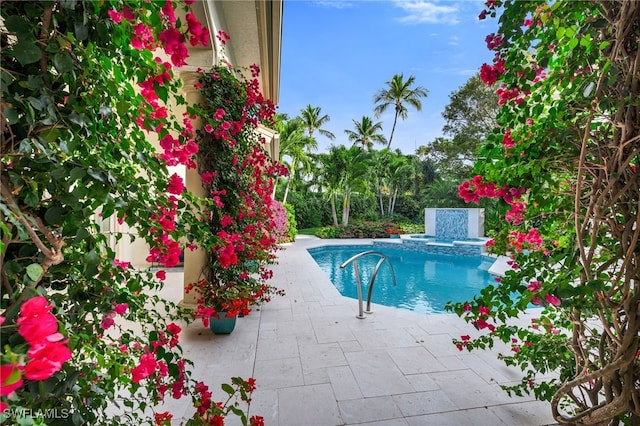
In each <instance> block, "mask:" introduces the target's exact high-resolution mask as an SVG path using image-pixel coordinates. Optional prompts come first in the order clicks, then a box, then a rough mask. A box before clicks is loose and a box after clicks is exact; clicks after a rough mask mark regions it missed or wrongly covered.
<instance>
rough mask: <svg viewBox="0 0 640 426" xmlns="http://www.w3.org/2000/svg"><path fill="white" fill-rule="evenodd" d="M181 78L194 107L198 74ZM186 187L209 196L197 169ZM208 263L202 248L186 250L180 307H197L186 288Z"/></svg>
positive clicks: (197, 125)
mask: <svg viewBox="0 0 640 426" xmlns="http://www.w3.org/2000/svg"><path fill="white" fill-rule="evenodd" d="M180 77H181V78H182V82H183V91H184V97H185V100H186V101H187V104H188V105H193V104H196V103H198V102H200V100H201V95H200V91H199V90H197V89H196V88H195V87H194V86H193V84H194V83H195V82H196V81H197V79H198V73H197V72H193V71H183V72H181V73H180ZM201 127H202V121H201V120H200V117H198V118H196V119H195V120H194V121H193V128H194V130H197V129H200V128H201ZM185 186H186V188H187V190H188V191H191V193H193V194H194V195H196V196H198V197H205V196H206V195H207V193H206V191H205V189H204V187H203V186H202V180H201V179H200V174H199V173H198V170H196V169H187V170H186V172H185ZM206 263H207V253H206V251H205V250H203V249H201V248H197V249H195V250H193V251H191V250H189V249H186V250H185V252H184V278H183V289H182V300H181V301H180V305H181V306H183V307H192V308H195V307H196V295H195V294H194V293H193V292H191V293H188V294H187V293H186V292H185V291H184V287H185V286H186V285H187V284H189V283H195V282H196V281H198V279H199V278H201V272H202V270H203V269H204V267H205V265H206Z"/></svg>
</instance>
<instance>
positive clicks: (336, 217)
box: [329, 194, 338, 226]
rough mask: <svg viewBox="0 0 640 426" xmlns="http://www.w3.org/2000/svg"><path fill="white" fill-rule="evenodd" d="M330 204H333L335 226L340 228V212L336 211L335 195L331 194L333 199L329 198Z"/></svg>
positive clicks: (332, 211)
mask: <svg viewBox="0 0 640 426" xmlns="http://www.w3.org/2000/svg"><path fill="white" fill-rule="evenodd" d="M329 204H331V216H332V218H333V226H338V212H337V211H336V196H335V194H331V198H329Z"/></svg>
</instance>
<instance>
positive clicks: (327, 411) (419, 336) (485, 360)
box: [165, 237, 554, 426]
mask: <svg viewBox="0 0 640 426" xmlns="http://www.w3.org/2000/svg"><path fill="white" fill-rule="evenodd" d="M328 242H330V243H331V244H354V243H356V244H364V243H368V242H371V240H355V241H354V240H316V239H312V238H303V237H300V238H298V239H296V242H295V243H290V244H287V245H285V249H284V250H282V251H280V252H279V263H278V264H277V265H274V266H273V271H274V279H273V281H272V283H273V284H274V285H275V286H277V287H278V288H281V289H284V290H285V291H286V296H284V297H276V298H274V299H273V300H272V301H271V302H270V303H268V304H266V305H264V306H263V307H261V308H260V310H256V311H254V312H252V313H251V314H250V315H249V316H247V317H245V318H239V319H238V323H237V325H236V329H235V330H234V332H233V333H232V334H231V335H228V336H220V335H213V334H212V333H211V332H210V331H209V330H208V329H205V328H203V326H202V324H201V323H200V322H197V323H193V324H191V325H189V326H188V327H186V328H185V330H184V331H183V333H182V339H181V340H182V342H181V343H182V346H183V348H184V350H185V356H186V357H187V358H190V359H191V360H193V361H194V362H195V369H194V374H195V377H197V378H198V379H200V380H203V381H205V382H206V383H207V384H208V385H209V386H210V387H211V389H212V390H213V392H214V398H216V399H218V400H219V399H222V397H223V394H222V393H221V391H220V387H219V385H220V384H221V383H223V382H229V378H230V377H232V376H241V377H243V378H248V377H254V378H255V379H256V382H257V390H256V391H255V392H254V394H253V402H252V404H251V409H250V413H249V414H250V415H253V414H256V415H261V416H263V417H264V419H265V425H267V426H337V425H369V426H374V425H375V426H401V425H402V426H407V425H416V426H417V425H420V426H422V425H439V426H443V425H445V426H446V425H456V426H457V425H478V426H480V425H487V426H497V425H509V426H529V425H530V426H539V425H548V424H553V423H554V421H553V418H552V417H551V414H550V408H549V404H547V403H544V402H539V401H536V400H535V399H534V398H533V397H527V398H519V397H509V396H507V394H506V392H504V391H503V390H502V389H500V387H499V385H500V384H510V383H515V382H517V381H518V380H519V377H520V376H519V373H518V371H517V370H512V369H510V368H507V367H506V366H505V365H504V364H503V363H502V362H501V361H498V360H497V359H496V354H495V352H485V351H474V352H467V351H464V352H460V351H458V350H457V349H456V348H455V346H454V345H453V344H452V343H451V339H452V338H454V337H456V338H457V337H459V336H461V335H463V334H470V335H474V333H476V331H475V329H474V328H473V327H472V326H470V325H468V324H466V323H465V322H464V321H462V320H461V319H459V318H458V317H457V316H455V315H450V314H441V315H424V314H416V313H413V312H409V311H405V310H400V309H394V308H388V307H385V306H380V305H375V304H374V305H373V307H372V309H373V311H374V313H373V314H371V315H368V316H367V318H366V319H364V320H361V319H357V318H356V314H357V311H358V306H357V301H356V300H354V299H349V298H345V297H343V296H341V295H340V294H339V293H338V291H337V290H336V289H335V287H334V286H333V285H332V284H331V282H330V281H329V279H328V278H327V277H326V276H325V275H324V273H323V272H322V271H321V270H320V268H319V266H318V265H317V264H316V263H315V262H314V261H313V259H312V258H311V256H310V255H309V254H308V252H307V251H306V248H309V247H316V246H319V245H325V244H327V243H328ZM181 289H182V273H181V272H172V273H169V274H168V281H167V288H166V290H165V293H166V295H171V296H170V297H172V298H175V297H176V296H179V295H181V291H182V290H181ZM373 300H374V301H375V292H374V295H373ZM534 313H535V312H534ZM534 313H532V315H533V314H534ZM523 320H525V321H528V319H523ZM500 349H502V350H503V351H509V348H508V347H502V348H500ZM167 408H168V409H170V410H171V411H172V412H173V413H174V414H175V416H176V419H175V420H176V423H175V424H179V423H180V419H179V417H180V416H184V417H183V420H184V419H185V418H188V417H189V416H190V415H191V413H192V411H193V409H192V408H190V407H187V406H185V402H184V401H183V402H180V401H171V402H168V403H167ZM227 424H230V425H235V424H239V422H238V421H237V419H232V418H229V419H228V421H227Z"/></svg>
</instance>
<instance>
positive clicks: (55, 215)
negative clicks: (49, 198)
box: [44, 204, 65, 225]
mask: <svg viewBox="0 0 640 426" xmlns="http://www.w3.org/2000/svg"><path fill="white" fill-rule="evenodd" d="M64 213H65V210H64V208H63V207H62V206H60V205H59V204H56V205H53V206H51V207H49V208H48V209H47V211H46V212H45V213H44V220H45V221H46V222H47V223H48V224H49V225H60V224H61V223H62V222H63V221H64Z"/></svg>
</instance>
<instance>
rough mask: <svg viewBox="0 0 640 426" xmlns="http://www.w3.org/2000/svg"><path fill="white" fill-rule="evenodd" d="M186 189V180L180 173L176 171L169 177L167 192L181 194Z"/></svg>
mask: <svg viewBox="0 0 640 426" xmlns="http://www.w3.org/2000/svg"><path fill="white" fill-rule="evenodd" d="M183 191H184V181H183V180H182V177H180V176H178V174H176V173H174V174H172V175H171V177H170V178H169V186H168V187H167V192H168V193H170V194H176V195H180V194H182V192H183Z"/></svg>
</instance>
